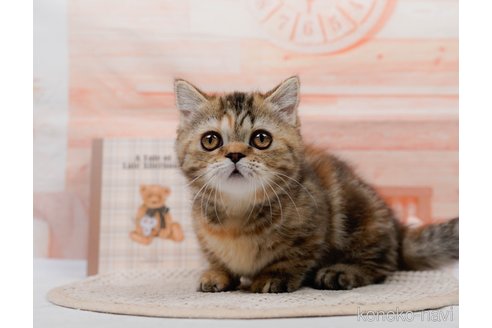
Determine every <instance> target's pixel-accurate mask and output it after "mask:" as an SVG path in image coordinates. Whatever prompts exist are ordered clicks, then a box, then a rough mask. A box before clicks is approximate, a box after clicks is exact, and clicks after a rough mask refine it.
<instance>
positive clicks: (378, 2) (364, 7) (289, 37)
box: [252, 0, 394, 53]
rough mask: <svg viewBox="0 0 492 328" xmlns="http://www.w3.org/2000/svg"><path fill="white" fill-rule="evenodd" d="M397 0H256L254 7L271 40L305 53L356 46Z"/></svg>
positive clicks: (381, 22)
mask: <svg viewBox="0 0 492 328" xmlns="http://www.w3.org/2000/svg"><path fill="white" fill-rule="evenodd" d="M393 4H394V0H305V1H301V0H255V1H253V2H252V7H253V8H252V9H253V13H254V15H255V17H256V18H257V20H258V22H259V24H260V26H261V28H262V29H264V30H265V31H266V33H267V35H268V36H269V37H270V39H271V41H272V42H273V43H275V44H277V45H279V46H281V47H283V48H286V49H290V50H294V51H298V52H305V53H335V52H339V51H342V50H347V49H349V48H352V47H354V46H356V45H358V44H360V43H362V42H363V41H365V40H367V39H368V37H369V36H370V35H371V34H372V33H373V32H374V31H376V30H378V29H379V28H380V27H381V26H382V25H383V24H384V23H385V21H386V18H387V16H388V14H389V12H390V11H391V8H392V5H393Z"/></svg>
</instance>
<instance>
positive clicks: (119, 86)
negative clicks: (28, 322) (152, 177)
mask: <svg viewBox="0 0 492 328" xmlns="http://www.w3.org/2000/svg"><path fill="white" fill-rule="evenodd" d="M50 2H57V1H54V0H52V1H50ZM62 2H63V1H62ZM320 2H321V1H288V0H284V1H281V0H278V1H267V0H264V1H227V0H210V1H202V0H188V1H177V0H146V1H140V0H130V1H124V2H121V1H119V0H106V1H97V0H92V1H90V0H70V1H68V3H66V5H67V9H66V10H67V11H66V15H67V24H68V25H67V26H68V27H67V31H68V32H67V34H68V36H67V39H66V40H67V41H66V42H67V47H68V62H69V64H68V76H69V80H68V87H69V100H68V105H67V108H68V111H67V121H66V125H63V124H64V123H61V126H62V127H63V126H64V127H65V128H68V129H67V132H66V135H65V136H66V145H63V144H62V145H60V146H59V148H57V149H58V150H59V152H60V153H63V154H64V155H65V156H60V158H56V159H53V158H46V159H43V158H42V157H38V159H39V161H41V162H40V163H44V162H42V161H43V160H44V161H45V162H46V163H49V162H50V161H53V160H54V161H56V163H58V164H57V165H59V166H61V167H62V168H63V170H62V172H63V176H62V179H63V185H62V187H58V188H54V189H53V188H52V189H53V190H51V189H50V188H47V187H43V186H40V187H36V180H35V204H34V208H35V213H34V214H35V216H37V217H40V218H41V219H43V220H46V221H48V222H49V223H50V227H51V230H52V235H53V243H52V245H51V253H50V254H51V256H55V257H69V258H82V257H85V256H86V248H87V242H86V238H87V225H88V223H87V222H88V199H89V160H90V143H91V139H92V138H97V137H117V136H125V137H126V136H152V137H163V136H165V137H170V138H172V137H173V136H174V132H175V128H176V123H177V113H176V111H175V109H174V103H173V94H172V82H173V78H174V77H178V76H179V77H183V78H186V79H189V80H191V81H193V82H194V83H196V84H197V85H198V86H200V87H201V88H202V89H204V90H205V91H227V90H233V89H257V88H261V89H263V90H266V89H268V88H270V87H272V86H274V85H275V84H276V83H278V82H279V81H281V80H282V79H284V78H286V77H288V76H290V75H293V74H299V75H300V77H301V82H302V90H301V91H302V100H301V105H300V114H301V117H302V121H303V132H304V135H305V138H306V139H307V140H309V141H315V142H317V143H319V144H322V145H324V146H326V147H327V148H329V149H331V150H332V151H334V152H336V153H338V154H339V155H340V156H342V157H343V158H346V159H348V160H350V161H351V162H352V163H353V164H354V165H355V166H356V167H357V168H358V170H359V172H360V173H361V174H362V175H363V176H365V177H366V178H367V179H369V180H370V181H371V182H373V183H375V184H377V185H380V186H397V187H427V188H431V189H432V199H431V204H432V217H433V218H434V219H436V220H439V219H444V218H447V217H452V216H456V215H457V214H458V31H457V30H458V1H457V0H399V1H380V0H353V1H350V0H347V1H342V0H339V1H336V0H332V1H324V2H322V4H321V5H320ZM330 6H331V7H330ZM277 7H278V8H277ZM275 8H277V9H275ZM340 8H341V9H340ZM326 13H328V14H326ZM330 24H332V25H330ZM333 24H334V25H333ZM50 115H51V116H52V117H59V114H57V113H56V112H54V111H52V112H48V116H50ZM36 120H37V122H36ZM39 122H40V118H38V119H36V116H35V132H36V129H38V131H40V132H39V133H40V135H41V136H42V135H43V133H44V132H43V130H42V129H40V126H41V124H40V123H39ZM35 147H36V148H37V150H35V153H36V151H38V152H39V153H43V149H45V148H43V147H48V141H46V142H45V143H42V142H41V143H38V144H36V145H35ZM35 159H36V157H35ZM56 163H54V164H56ZM60 163H61V164H60ZM37 166H39V165H38V164H36V165H35V172H36V167H37ZM35 179H38V180H39V181H41V180H42V177H41V175H38V177H36V175H35ZM50 181H51V180H50ZM48 185H49V183H48Z"/></svg>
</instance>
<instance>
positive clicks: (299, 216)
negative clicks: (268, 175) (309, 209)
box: [272, 180, 301, 220]
mask: <svg viewBox="0 0 492 328" xmlns="http://www.w3.org/2000/svg"><path fill="white" fill-rule="evenodd" d="M272 182H273V183H274V184H275V185H276V186H277V187H279V188H280V189H282V190H283V191H284V192H285V194H286V195H287V197H289V199H290V201H291V202H292V205H294V207H295V209H296V212H297V216H298V218H299V220H301V214H300V213H299V209H298V208H297V205H296V203H295V202H294V200H293V199H292V197H291V196H290V194H289V193H288V192H287V190H285V189H284V188H282V187H281V186H280V185H279V184H277V183H276V182H275V181H273V180H272Z"/></svg>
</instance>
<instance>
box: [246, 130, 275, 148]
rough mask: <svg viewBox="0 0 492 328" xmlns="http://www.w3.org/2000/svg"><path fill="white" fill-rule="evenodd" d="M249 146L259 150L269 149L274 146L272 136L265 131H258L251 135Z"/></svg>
mask: <svg viewBox="0 0 492 328" xmlns="http://www.w3.org/2000/svg"><path fill="white" fill-rule="evenodd" d="M249 144H250V145H251V146H253V147H256V148H258V149H267V148H268V147H270V145H271V144H272V135H271V134H270V132H268V131H265V130H258V131H256V132H254V133H253V134H252V135H251V140H250V141H249Z"/></svg>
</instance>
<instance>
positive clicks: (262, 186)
mask: <svg viewBox="0 0 492 328" xmlns="http://www.w3.org/2000/svg"><path fill="white" fill-rule="evenodd" d="M257 176H258V178H260V184H261V188H263V193H264V195H265V197H266V199H267V200H268V205H269V206H270V221H271V222H273V211H272V202H271V201H270V197H269V196H268V193H267V191H266V189H265V186H264V184H263V181H264V179H263V178H262V177H261V176H260V175H257Z"/></svg>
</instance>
